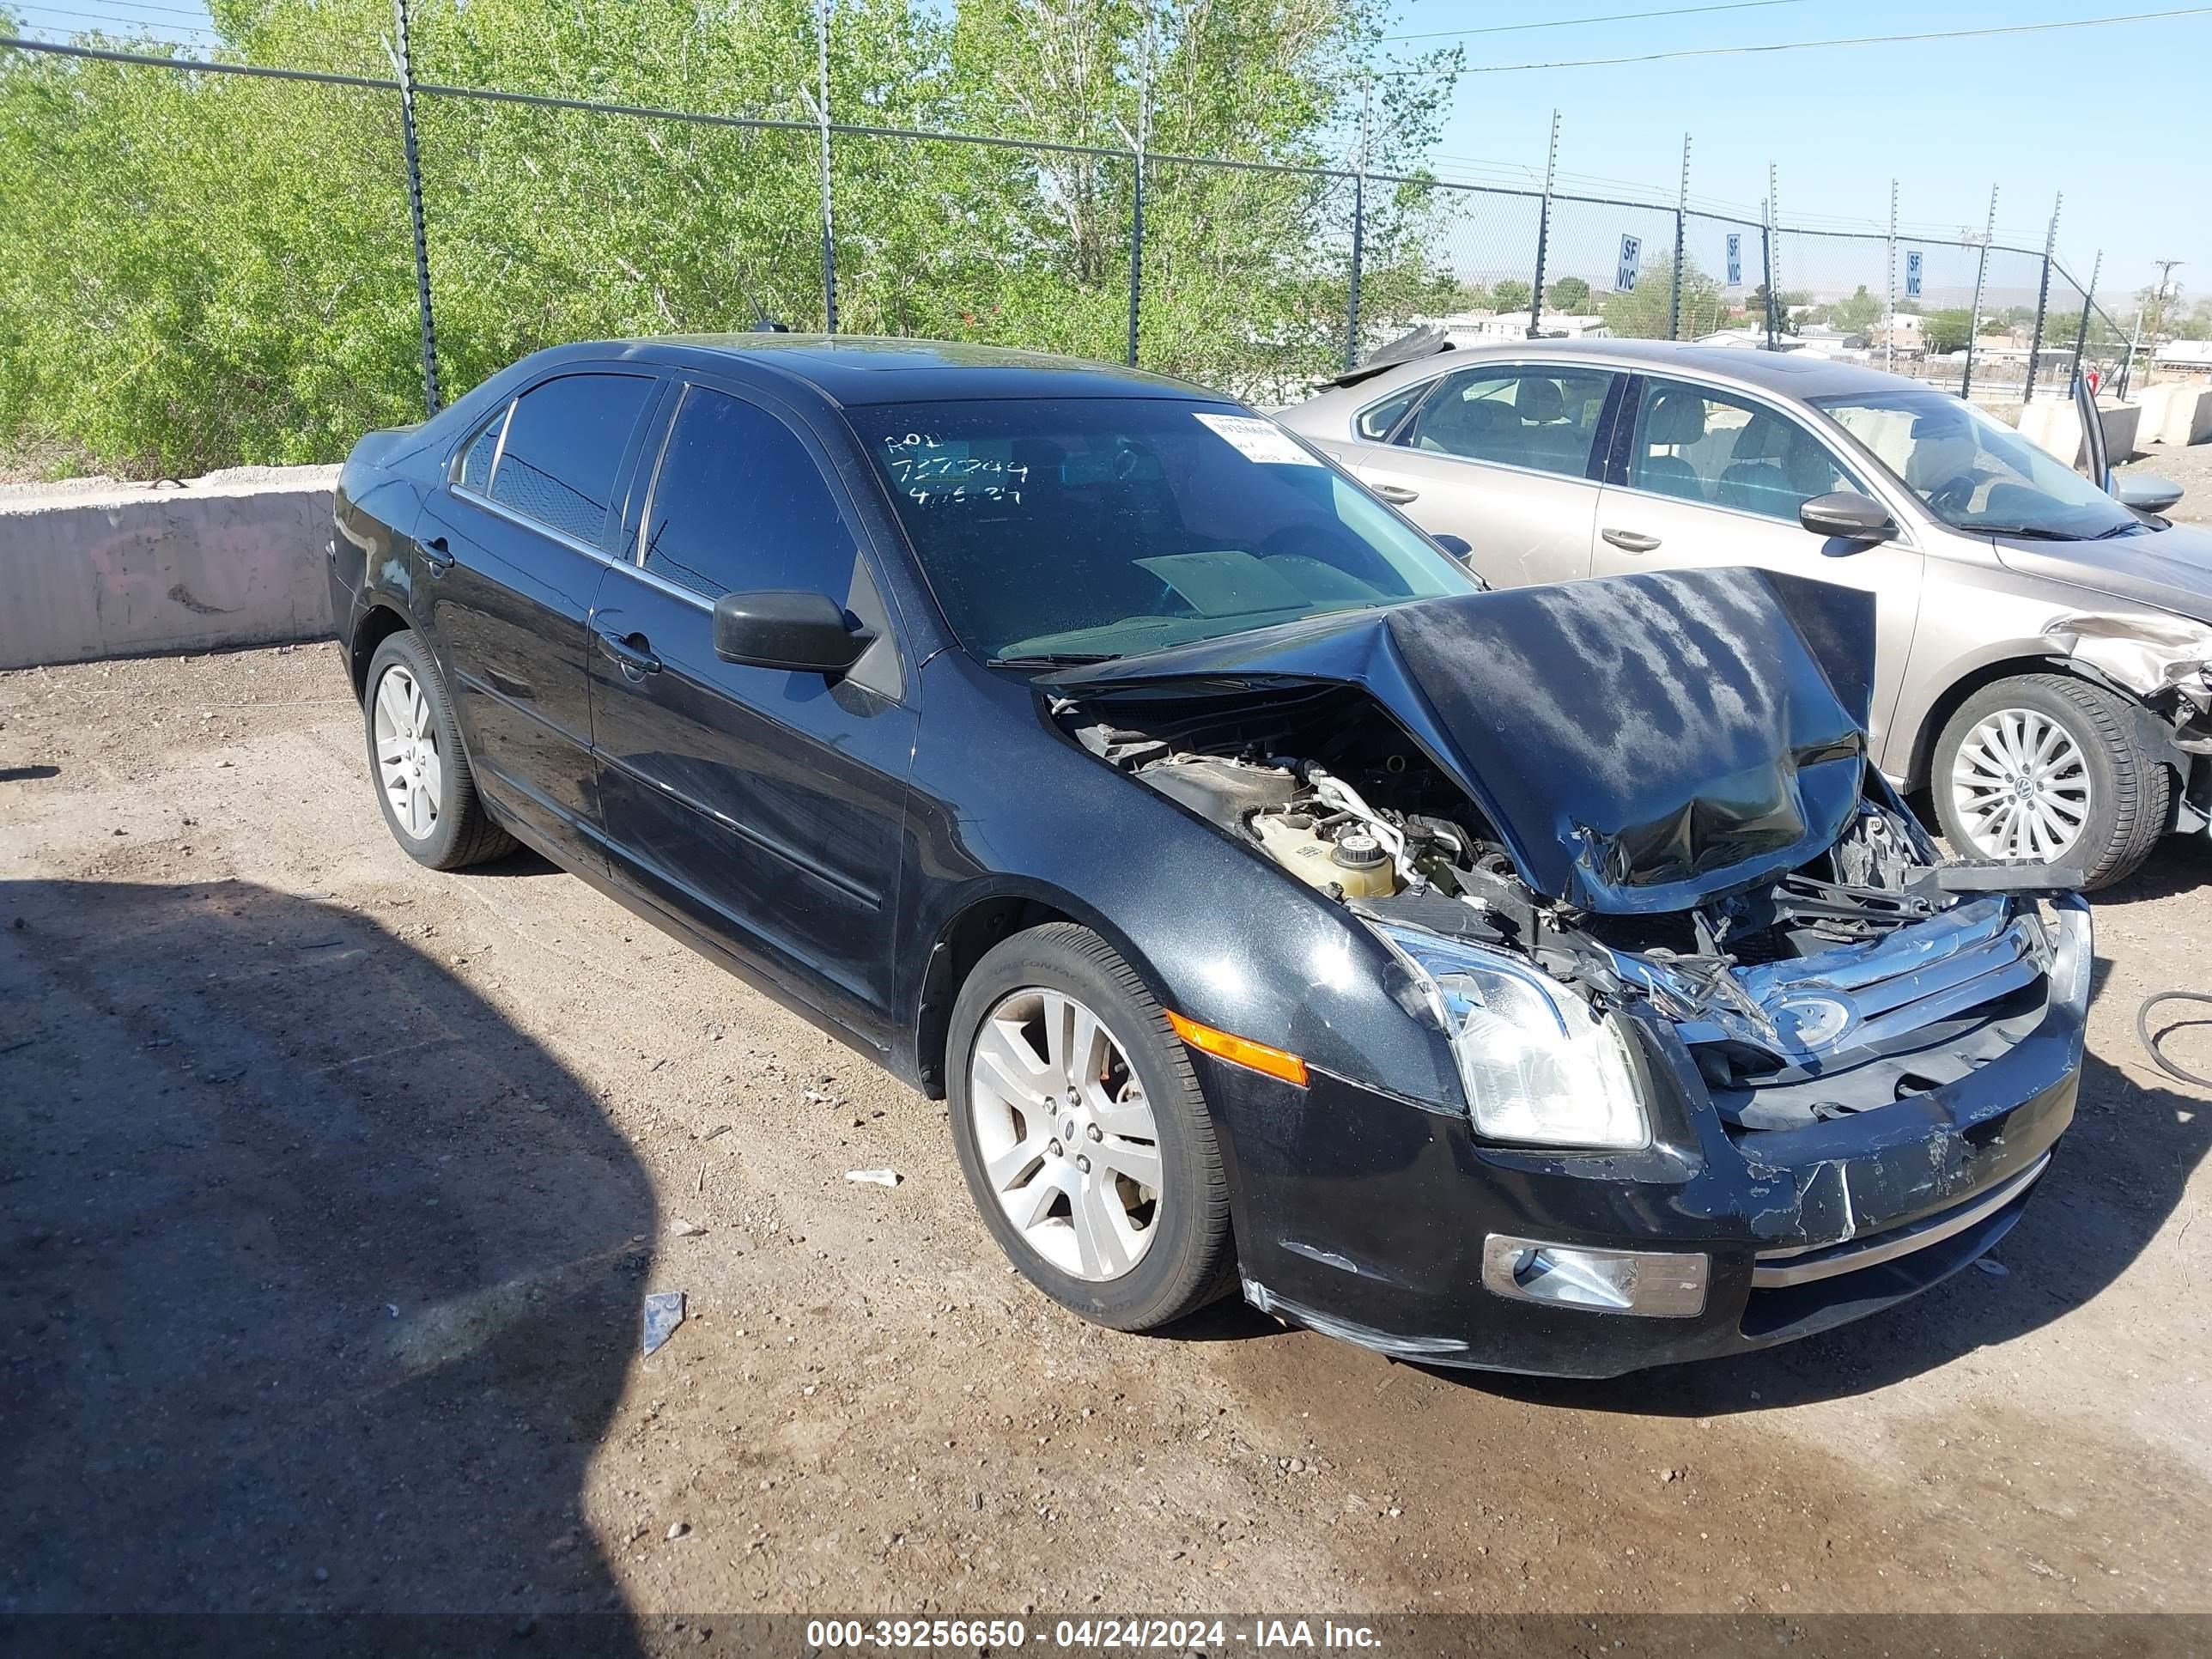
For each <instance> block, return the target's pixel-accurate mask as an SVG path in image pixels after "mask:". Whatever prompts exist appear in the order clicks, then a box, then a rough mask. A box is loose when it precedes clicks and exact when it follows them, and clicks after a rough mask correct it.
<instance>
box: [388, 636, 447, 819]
mask: <svg viewBox="0 0 2212 1659" xmlns="http://www.w3.org/2000/svg"><path fill="white" fill-rule="evenodd" d="M374 731H375V734H376V770H377V778H378V781H379V782H380V783H381V784H382V785H383V787H384V796H385V799H386V800H388V801H390V802H391V803H392V820H393V822H395V823H398V825H399V827H400V828H401V829H404V830H405V831H406V832H407V835H408V837H409V838H410V840H413V841H426V840H428V838H429V836H430V835H431V833H432V832H433V831H434V830H435V829H437V827H438V811H439V806H440V805H441V801H442V800H443V799H444V795H445V786H446V776H445V767H444V764H443V763H442V762H441V758H440V757H439V754H438V728H437V725H436V722H435V719H434V717H433V716H432V714H431V712H430V700H429V699H428V697H426V696H423V695H422V686H421V685H419V684H416V679H415V677H414V676H413V675H412V674H410V673H409V672H408V671H406V670H405V669H404V668H403V667H401V666H399V665H398V664H396V663H395V664H393V665H392V666H391V667H389V668H387V669H386V670H385V671H384V674H383V677H382V678H380V679H379V680H378V681H377V683H376V704H375V714H374Z"/></svg>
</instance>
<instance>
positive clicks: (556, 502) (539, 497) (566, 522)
mask: <svg viewBox="0 0 2212 1659" xmlns="http://www.w3.org/2000/svg"><path fill="white" fill-rule="evenodd" d="M652 390H653V382H652V381H651V380H647V379H645V378H644V377H643V376H641V375H636V374H564V375H562V377H561V378H560V379H559V380H548V381H546V382H545V383H544V385H543V386H532V388H531V389H530V390H529V391H527V392H524V393H523V394H522V396H521V398H520V399H519V400H517V402H516V404H515V405H514V413H513V416H511V417H510V418H509V419H508V421H507V447H506V449H505V450H504V451H502V452H501V455H500V458H499V470H498V471H496V472H495V473H494V474H493V475H492V481H491V498H492V500H494V501H497V502H498V503H499V504H500V505H501V507H508V508H511V509H512V510H513V511H514V512H517V513H521V514H522V515H523V516H524V517H525V518H528V519H535V520H537V521H538V523H539V524H542V525H544V526H546V527H547V528H549V529H552V530H557V531H559V532H562V534H563V535H566V536H573V537H574V538H576V539H577V540H578V541H580V542H589V543H592V544H593V545H597V544H599V541H600V539H601V535H602V532H604V531H605V529H606V523H607V501H608V498H609V497H610V496H611V495H613V493H614V487H615V474H616V472H617V471H619V470H620V468H621V466H622V454H623V445H624V444H626V443H628V442H629V435H630V428H633V427H634V426H635V425H636V424H637V417H638V413H639V411H640V410H642V409H643V408H644V407H645V399H646V396H647V393H649V392H651V391H652Z"/></svg>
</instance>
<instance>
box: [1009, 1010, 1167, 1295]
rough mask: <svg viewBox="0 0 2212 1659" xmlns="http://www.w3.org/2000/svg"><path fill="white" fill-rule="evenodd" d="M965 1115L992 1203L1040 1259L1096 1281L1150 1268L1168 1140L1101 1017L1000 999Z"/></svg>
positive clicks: (1115, 1040)
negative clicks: (1163, 1147) (1142, 1265)
mask: <svg viewBox="0 0 2212 1659" xmlns="http://www.w3.org/2000/svg"><path fill="white" fill-rule="evenodd" d="M968 1109H969V1114H970V1115H971V1118H972V1120H973V1122H974V1126H975V1146H976V1150H977V1152H979V1153H980V1155H981V1162H982V1166H983V1170H984V1175H985V1178H986V1179H987V1182H989V1185H990V1188H991V1192H992V1194H993V1196H994V1197H995V1198H996V1199H997V1200H998V1201H999V1205H1000V1208H1001V1209H1003V1210H1004V1211H1005V1212H1006V1218H1007V1219H1008V1220H1009V1221H1011V1222H1012V1224H1013V1226H1014V1231H1016V1232H1017V1233H1018V1234H1019V1235H1020V1236H1021V1237H1022V1241H1023V1242H1024V1243H1026V1244H1027V1245H1028V1246H1029V1247H1030V1249H1033V1250H1035V1251H1036V1253H1037V1254H1038V1255H1040V1256H1042V1257H1043V1258H1044V1260H1045V1261H1048V1263H1050V1264H1051V1265H1052V1266H1053V1267H1057V1268H1058V1269H1060V1272H1062V1273H1067V1274H1069V1275H1071V1276H1072V1277H1073V1278H1077V1279H1089V1280H1091V1281H1094V1282H1097V1281H1103V1280H1106V1279H1119V1278H1121V1276H1122V1275H1123V1274H1124V1273H1128V1272H1129V1271H1130V1270H1131V1269H1133V1267H1135V1266H1136V1265H1137V1263H1138V1262H1139V1261H1141V1260H1143V1258H1144V1255H1145V1252H1146V1250H1148V1249H1151V1248H1152V1239H1153V1237H1154V1236H1155V1235H1156V1234H1157V1233H1158V1231H1159V1228H1158V1221H1159V1205H1160V1198H1161V1194H1160V1179H1161V1176H1160V1147H1159V1136H1158V1128H1157V1126H1156V1125H1155V1123H1154V1121H1153V1118H1152V1105H1151V1103H1149V1102H1148V1101H1147V1100H1146V1098H1145V1091H1144V1085H1142V1084H1141V1083H1139V1081H1138V1080H1137V1075H1136V1073H1135V1071H1134V1069H1133V1068H1132V1067H1131V1066H1130V1064H1129V1059H1128V1054H1127V1052H1126V1051H1125V1050H1124V1049H1123V1048H1122V1046H1121V1042H1120V1041H1119V1040H1118V1039H1116V1038H1115V1036H1114V1034H1113V1033H1112V1032H1111V1031H1109V1030H1107V1029H1106V1026H1105V1024H1103V1022H1102V1021H1101V1020H1100V1019H1099V1018H1098V1017H1097V1015H1096V1014H1094V1013H1092V1012H1091V1010H1090V1009H1088V1008H1086V1007H1085V1006H1083V1004H1082V1003H1080V1002H1079V1001H1077V1000H1075V999H1074V998H1073V997H1072V996H1069V995H1068V994H1066V992H1064V991H1055V990H1050V989H1048V988H1046V987H1042V986H1029V987H1024V988H1023V989H1021V990H1018V991H1015V992H1013V993H1012V994H1009V995H1007V996H1006V997H1003V998H1001V999H1000V1001H999V1003H998V1005H997V1006H995V1007H994V1008H993V1009H992V1010H991V1012H990V1013H989V1014H988V1015H987V1016H986V1017H985V1018H984V1020H983V1025H982V1030H981V1031H980V1032H979V1033H978V1034H977V1036H976V1038H975V1051H974V1054H973V1055H972V1057H971V1058H970V1060H969V1071H968Z"/></svg>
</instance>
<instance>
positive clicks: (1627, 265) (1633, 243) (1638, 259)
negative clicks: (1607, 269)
mask: <svg viewBox="0 0 2212 1659" xmlns="http://www.w3.org/2000/svg"><path fill="white" fill-rule="evenodd" d="M1643 258H1644V242H1643V240H1642V239H1641V238H1640V237H1635V236H1624V237H1622V238H1621V239H1620V270H1616V271H1614V272H1613V288H1614V289H1615V290H1616V291H1617V292H1619V293H1622V294H1633V293H1635V292H1636V268H1637V266H1638V264H1641V263H1642V261H1643Z"/></svg>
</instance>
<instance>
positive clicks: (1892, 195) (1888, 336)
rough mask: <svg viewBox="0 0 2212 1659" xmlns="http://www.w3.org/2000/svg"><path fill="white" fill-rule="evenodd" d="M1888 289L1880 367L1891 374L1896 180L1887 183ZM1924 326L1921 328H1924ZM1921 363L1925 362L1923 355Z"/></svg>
mask: <svg viewBox="0 0 2212 1659" xmlns="http://www.w3.org/2000/svg"><path fill="white" fill-rule="evenodd" d="M1888 280H1889V287H1888V289H1887V300H1886V301H1884V303H1886V304H1887V306H1888V307H1889V319H1888V321H1887V322H1886V323H1885V324H1884V325H1882V339H1881V366H1882V367H1883V368H1886V369H1887V370H1889V371H1890V372H1891V373H1892V374H1895V373H1896V372H1897V180H1896V179H1891V180H1890V181H1889V279H1888ZM1926 326H1927V325H1925V324H1923V325H1922V327H1923V328H1924V327H1926ZM1922 362H1923V363H1924V362H1926V358H1925V356H1924V355H1923V358H1922Z"/></svg>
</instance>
